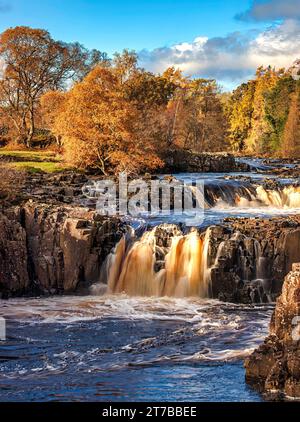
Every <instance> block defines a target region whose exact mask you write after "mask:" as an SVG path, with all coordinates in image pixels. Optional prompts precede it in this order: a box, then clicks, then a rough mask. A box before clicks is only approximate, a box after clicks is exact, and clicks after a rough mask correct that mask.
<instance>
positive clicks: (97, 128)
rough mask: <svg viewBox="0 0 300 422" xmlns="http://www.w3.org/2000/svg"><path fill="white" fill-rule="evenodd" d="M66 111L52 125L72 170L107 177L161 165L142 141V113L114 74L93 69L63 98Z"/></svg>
mask: <svg viewBox="0 0 300 422" xmlns="http://www.w3.org/2000/svg"><path fill="white" fill-rule="evenodd" d="M52 95H53V94H52ZM46 100H47V98H46V99H45V98H44V100H43V101H46ZM62 108H63V109H62ZM62 108H60V109H59V111H58V113H57V115H56V117H55V116H54V118H53V117H52V118H51V119H50V120H49V123H50V125H52V130H53V131H54V132H56V133H60V134H62V139H63V145H64V151H65V157H66V160H67V161H68V162H69V163H70V164H71V165H74V166H76V167H78V168H82V169H87V168H89V169H97V170H100V171H101V172H102V173H103V174H104V175H106V174H108V173H111V172H116V171H127V172H128V173H138V172H143V171H148V170H149V171H152V170H154V169H157V168H159V167H161V166H162V165H163V163H162V161H161V160H160V158H159V157H158V155H157V154H156V152H155V146H154V145H153V144H152V143H151V142H147V140H145V139H143V138H142V137H141V136H140V132H139V127H138V125H137V121H138V118H139V111H138V109H137V107H136V106H135V104H134V103H133V102H131V101H130V100H129V99H127V98H126V96H125V95H124V87H123V84H122V81H121V79H120V78H119V77H118V75H117V73H116V72H115V70H114V69H112V68H111V69H110V68H105V67H101V66H98V67H96V68H94V69H93V70H92V71H91V72H90V73H89V74H88V75H87V76H86V78H84V80H83V81H82V82H80V83H77V84H75V85H74V87H73V88H72V89H71V90H70V91H69V92H68V93H66V94H65V98H64V103H63V105H62ZM50 115H51V113H50Z"/></svg>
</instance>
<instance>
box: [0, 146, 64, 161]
mask: <svg viewBox="0 0 300 422" xmlns="http://www.w3.org/2000/svg"><path fill="white" fill-rule="evenodd" d="M0 155H4V156H8V157H15V158H16V159H18V158H19V159H24V160H25V159H26V160H28V161H55V162H59V161H60V159H61V158H60V156H59V155H57V154H56V153H55V152H53V151H36V150H24V151H23V150H20V151H19V150H16V151H10V150H8V149H4V148H0Z"/></svg>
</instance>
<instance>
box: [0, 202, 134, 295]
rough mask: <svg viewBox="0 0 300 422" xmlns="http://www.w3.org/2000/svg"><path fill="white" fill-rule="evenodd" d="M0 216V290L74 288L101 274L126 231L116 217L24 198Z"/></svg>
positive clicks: (52, 291) (21, 292)
mask: <svg viewBox="0 0 300 422" xmlns="http://www.w3.org/2000/svg"><path fill="white" fill-rule="evenodd" d="M7 214H8V215H4V214H3V215H0V276H1V278H0V292H2V293H5V292H9V294H24V293H30V292H31V293H34V292H36V293H49V294H53V293H59V292H74V291H75V290H77V289H78V288H80V287H85V286H89V285H90V284H92V283H94V282H96V281H98V280H99V278H100V268H101V265H102V263H103V261H104V259H105V257H106V256H107V255H108V254H109V253H110V251H111V249H112V248H113V247H114V245H115V244H116V243H117V242H118V241H119V240H120V238H121V237H122V235H123V233H124V232H126V226H125V225H124V224H123V223H121V222H120V221H119V220H118V219H117V218H108V217H101V218H100V217H97V219H94V215H95V212H94V211H91V210H88V209H85V208H78V207H74V206H72V207H68V206H62V205H60V206H54V205H46V204H37V203H35V202H33V201H30V202H28V203H26V204H25V205H24V206H23V207H20V208H19V209H18V212H17V213H15V214H14V215H12V213H11V212H10V211H7Z"/></svg>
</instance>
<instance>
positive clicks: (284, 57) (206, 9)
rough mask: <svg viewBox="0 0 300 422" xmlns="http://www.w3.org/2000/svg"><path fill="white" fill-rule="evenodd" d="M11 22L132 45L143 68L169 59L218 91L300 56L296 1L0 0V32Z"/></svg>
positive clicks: (109, 46)
mask: <svg viewBox="0 0 300 422" xmlns="http://www.w3.org/2000/svg"><path fill="white" fill-rule="evenodd" d="M15 25H29V26H32V27H43V28H46V29H48V30H49V31H50V32H51V34H52V35H53V37H55V38H58V39H63V40H65V41H75V40H77V41H79V42H81V43H83V44H84V45H86V46H87V47H89V48H98V49H100V50H103V51H107V52H108V53H110V54H112V53H113V52H114V51H120V50H122V49H123V48H130V49H135V50H136V51H138V52H139V57H140V63H141V64H142V65H143V66H144V67H145V68H147V69H149V70H152V71H155V72H160V71H163V70H164V69H165V68H166V67H168V66H172V65H174V66H176V67H179V68H181V69H182V70H183V71H184V72H185V73H186V74H187V75H190V76H201V77H211V78H216V79H217V80H218V82H219V83H220V84H222V85H223V86H224V87H225V89H231V88H233V87H234V86H236V85H237V84H239V83H240V82H241V81H242V80H245V79H248V78H249V77H251V76H252V75H253V74H254V71H255V69H256V67H257V66H259V65H269V64H270V65H273V66H278V67H282V66H289V65H290V64H291V63H292V62H293V61H294V60H295V59H296V58H300V0H253V1H251V0H226V1H225V0H126V1H125V0H114V1H113V0H42V1H41V0H0V30H1V31H2V30H4V29H6V28H7V27H9V26H15Z"/></svg>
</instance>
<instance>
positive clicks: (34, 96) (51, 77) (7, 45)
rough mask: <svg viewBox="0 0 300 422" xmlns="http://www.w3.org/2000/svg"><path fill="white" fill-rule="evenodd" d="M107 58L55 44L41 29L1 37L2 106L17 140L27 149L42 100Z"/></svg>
mask: <svg viewBox="0 0 300 422" xmlns="http://www.w3.org/2000/svg"><path fill="white" fill-rule="evenodd" d="M101 57H102V58H103V59H104V60H107V58H106V56H105V55H104V56H101V53H99V52H97V51H96V50H93V51H92V52H88V51H87V50H85V49H84V48H83V47H82V46H81V45H80V44H78V43H74V44H66V43H63V42H60V41H54V40H53V39H52V38H51V36H50V34H49V33H48V32H47V31H45V30H42V29H32V28H29V27H24V26H20V27H16V28H10V29H8V30H6V31H4V32H3V33H2V34H1V36H0V60H1V61H2V63H3V65H4V66H3V71H2V75H1V80H0V106H1V107H2V109H3V110H5V111H6V114H7V116H8V117H9V119H10V121H11V123H12V124H13V125H14V127H15V129H16V131H17V134H18V140H19V141H21V142H24V143H25V144H26V145H27V146H28V147H29V146H30V145H31V141H32V138H33V135H34V131H35V124H36V115H37V113H38V106H39V99H40V97H41V95H42V94H43V93H45V92H46V91H48V90H56V89H61V88H63V87H65V84H66V83H67V82H70V81H71V80H72V79H73V80H74V79H80V78H81V77H83V76H84V75H85V74H86V73H87V72H88V71H89V70H90V68H91V67H93V66H94V65H95V61H97V60H99V59H100V58H101Z"/></svg>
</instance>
